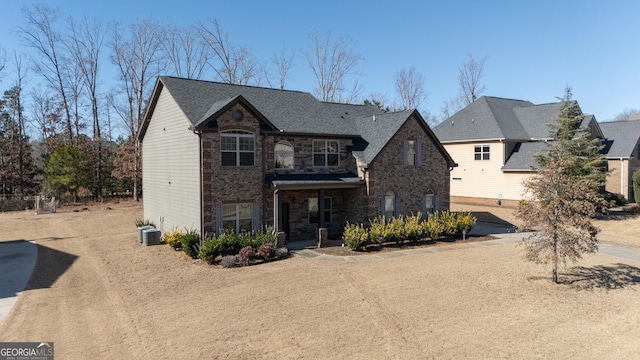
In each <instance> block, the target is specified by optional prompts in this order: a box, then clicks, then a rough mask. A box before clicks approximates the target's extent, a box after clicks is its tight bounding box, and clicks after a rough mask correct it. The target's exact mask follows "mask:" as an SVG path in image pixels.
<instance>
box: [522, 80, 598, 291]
mask: <svg viewBox="0 0 640 360" xmlns="http://www.w3.org/2000/svg"><path fill="white" fill-rule="evenodd" d="M583 120H584V115H582V111H581V110H580V107H579V106H578V104H577V102H575V101H572V100H571V89H569V88H567V89H566V90H565V96H564V97H563V98H562V105H561V108H560V113H559V115H558V118H557V120H556V123H555V124H553V125H551V126H550V137H551V138H553V139H554V141H550V142H549V143H548V146H547V147H546V148H545V149H544V151H543V153H542V154H541V155H538V156H536V157H535V160H536V161H537V163H538V164H539V167H538V168H535V169H534V170H536V173H535V175H533V176H531V177H530V178H529V179H528V180H526V181H525V182H524V187H525V191H526V192H527V194H528V195H529V197H530V199H531V201H529V202H526V203H524V204H523V205H521V206H520V207H519V208H518V210H517V212H516V216H517V217H518V218H519V219H521V220H522V221H523V224H522V227H523V228H524V229H536V230H538V231H537V232H533V233H532V234H531V235H529V236H528V237H526V238H524V239H523V244H524V246H525V247H526V255H525V257H526V258H527V260H530V261H534V262H536V263H541V264H548V263H551V264H552V278H553V281H554V282H555V283H557V282H558V264H565V263H567V262H568V261H569V262H576V261H577V260H579V259H580V258H582V254H584V253H593V252H595V251H597V250H598V240H597V238H596V235H597V233H598V229H597V228H596V227H595V226H594V225H593V224H592V223H591V219H592V218H593V217H594V216H595V215H596V212H597V210H598V209H599V208H601V207H604V206H606V202H605V201H604V199H603V198H602V196H601V195H602V193H601V190H602V189H603V188H604V184H605V181H606V175H607V174H606V171H604V169H603V165H604V164H605V157H604V155H603V154H602V153H601V150H602V146H601V145H600V141H599V140H598V139H591V138H590V137H589V132H588V129H586V128H584V127H582V126H581V125H582V122H583Z"/></svg>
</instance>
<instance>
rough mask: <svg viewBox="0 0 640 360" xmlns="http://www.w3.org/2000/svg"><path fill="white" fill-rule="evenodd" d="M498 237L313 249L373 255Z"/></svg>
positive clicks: (352, 254) (337, 254) (336, 254)
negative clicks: (363, 248) (357, 249)
mask: <svg viewBox="0 0 640 360" xmlns="http://www.w3.org/2000/svg"><path fill="white" fill-rule="evenodd" d="M495 239H497V238H496V237H494V236H469V237H467V238H466V240H462V238H451V239H445V238H442V239H439V240H438V241H433V240H429V241H420V242H416V243H410V242H404V243H399V244H396V243H386V244H384V245H383V246H381V247H380V246H377V245H373V246H368V247H367V250H366V251H354V250H351V249H350V248H349V247H348V246H346V245H336V246H327V247H322V248H313V249H312V250H313V251H315V252H318V253H321V254H326V255H334V256H357V255H372V254H379V253H386V252H393V251H402V250H411V249H422V248H425V247H432V246H445V245H451V244H460V243H462V244H466V243H472V242H479V241H487V240H495Z"/></svg>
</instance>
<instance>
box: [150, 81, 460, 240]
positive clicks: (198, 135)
mask: <svg viewBox="0 0 640 360" xmlns="http://www.w3.org/2000/svg"><path fill="white" fill-rule="evenodd" d="M138 139H139V141H140V142H141V147H142V164H143V171H142V174H143V177H142V179H143V182H142V185H143V198H144V203H143V204H144V217H145V219H150V220H153V221H154V222H155V223H156V224H157V225H158V227H159V228H160V229H161V230H168V229H171V228H178V229H184V228H188V229H195V230H196V231H198V232H199V233H201V234H203V235H206V234H213V233H217V232H219V231H220V230H221V229H223V228H228V229H233V230H235V231H242V230H252V229H259V228H262V227H263V226H267V225H271V226H274V227H275V228H276V230H279V231H284V232H285V233H286V234H287V235H288V237H289V240H290V241H291V240H306V239H314V238H316V236H317V229H318V228H327V229H328V232H329V236H330V237H337V236H340V234H341V232H342V230H343V228H344V225H345V223H346V222H347V221H349V222H366V221H367V220H368V219H370V218H374V217H376V216H379V215H399V214H409V213H417V212H423V213H426V212H429V211H434V210H438V209H448V208H449V172H450V170H451V169H452V168H453V167H454V166H455V163H454V162H453V160H452V158H451V157H450V156H449V154H448V153H447V151H446V150H445V149H444V147H443V146H442V145H441V144H440V142H438V140H437V138H436V137H435V135H434V134H433V132H432V131H431V129H430V128H429V127H428V125H427V124H426V122H425V121H424V119H423V118H422V116H421V115H420V113H419V112H418V111H416V110H407V111H400V112H394V113H381V112H380V110H378V109H377V108H376V107H373V106H366V105H348V104H336V103H326V102H321V101H319V100H317V99H316V98H314V97H313V96H312V95H311V94H309V93H305V92H298V91H284V90H276V89H268V88H259V87H251V86H241V85H231V84H223V83H216V82H209V81H199V80H189V79H181V78H175V77H160V78H159V79H158V81H157V82H156V85H155V88H154V90H153V93H152V96H151V99H150V101H149V105H148V108H147V110H146V112H145V115H144V122H143V124H142V126H141V128H140V132H139V135H138Z"/></svg>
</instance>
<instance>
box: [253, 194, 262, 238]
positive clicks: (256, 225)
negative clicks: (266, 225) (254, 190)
mask: <svg viewBox="0 0 640 360" xmlns="http://www.w3.org/2000/svg"><path fill="white" fill-rule="evenodd" d="M260 227H261V226H260V203H259V202H257V201H256V202H254V203H253V214H252V217H251V228H252V229H253V231H260Z"/></svg>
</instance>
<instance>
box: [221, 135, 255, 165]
mask: <svg viewBox="0 0 640 360" xmlns="http://www.w3.org/2000/svg"><path fill="white" fill-rule="evenodd" d="M220 152H221V154H222V166H253V165H254V157H255V156H254V152H255V139H254V136H253V134H251V133H248V132H245V131H227V132H224V133H222V135H220Z"/></svg>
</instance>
